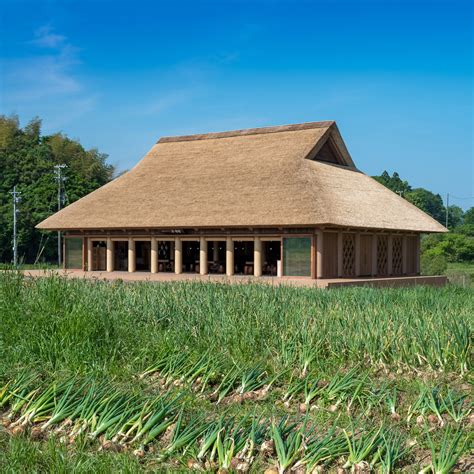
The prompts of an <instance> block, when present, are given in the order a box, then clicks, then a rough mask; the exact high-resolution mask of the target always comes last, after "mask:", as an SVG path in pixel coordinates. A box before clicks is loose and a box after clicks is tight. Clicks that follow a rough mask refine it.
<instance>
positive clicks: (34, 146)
mask: <svg viewBox="0 0 474 474" xmlns="http://www.w3.org/2000/svg"><path fill="white" fill-rule="evenodd" d="M107 160H108V156H107V155H106V154H104V153H100V152H99V150H97V149H96V148H92V149H90V150H86V149H84V147H83V146H82V145H81V144H80V143H79V142H78V141H77V140H72V139H71V138H68V137H67V136H66V135H64V134H62V133H55V134H53V135H42V133H41V120H40V119H39V118H34V119H33V120H31V121H30V122H29V123H28V124H27V125H26V126H24V127H23V128H22V127H20V124H19V120H18V117H17V116H10V117H6V116H0V262H5V263H6V262H11V261H12V258H13V248H12V235H13V200H12V195H11V194H10V193H11V191H12V189H13V187H14V186H16V189H17V191H19V192H20V193H21V195H20V198H21V201H20V203H19V204H18V208H19V213H18V219H17V220H18V226H17V228H18V255H19V257H20V261H22V262H24V263H34V262H56V260H57V240H56V235H55V234H54V233H51V232H42V231H39V230H37V229H35V225H36V224H38V223H39V222H40V221H42V220H43V219H45V218H46V217H48V216H50V215H51V214H53V213H54V212H56V211H57V189H58V185H57V180H56V176H55V173H54V166H55V165H58V164H65V165H66V166H67V167H66V168H64V169H63V174H64V176H65V178H66V181H65V189H66V192H65V194H64V197H65V203H64V204H65V205H67V204H70V203H72V202H74V201H76V200H77V199H79V198H81V197H83V196H85V195H86V194H88V193H90V192H91V191H93V190H94V189H97V188H98V187H100V186H102V185H104V184H105V183H107V182H108V181H110V180H111V179H112V178H113V176H114V172H115V169H114V166H112V165H111V164H110V163H108V161H107Z"/></svg>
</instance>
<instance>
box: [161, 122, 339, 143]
mask: <svg viewBox="0 0 474 474" xmlns="http://www.w3.org/2000/svg"><path fill="white" fill-rule="evenodd" d="M335 123H336V122H335V121H334V120H326V121H321V122H304V123H295V124H289V125H278V126H273V127H259V128H245V129H241V130H229V131H226V132H211V133H200V134H195V135H180V136H175V137H161V138H160V139H159V140H158V142H157V143H170V142H187V141H193V140H211V139H215V138H228V137H237V136H246V135H260V134H264V133H277V132H294V131H298V130H308V129H312V128H328V127H331V126H332V125H334V124H335Z"/></svg>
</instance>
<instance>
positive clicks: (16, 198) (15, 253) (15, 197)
mask: <svg viewBox="0 0 474 474" xmlns="http://www.w3.org/2000/svg"><path fill="white" fill-rule="evenodd" d="M10 194H11V195H12V196H13V265H15V267H16V266H18V242H17V235H16V234H17V233H16V227H17V216H18V213H19V211H18V207H17V204H18V203H19V202H20V200H21V198H20V194H21V193H20V192H19V191H17V190H16V186H13V191H11V192H10Z"/></svg>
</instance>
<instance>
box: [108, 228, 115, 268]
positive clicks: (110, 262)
mask: <svg viewBox="0 0 474 474" xmlns="http://www.w3.org/2000/svg"><path fill="white" fill-rule="evenodd" d="M107 271H108V272H113V271H114V243H113V242H112V239H111V238H110V237H107Z"/></svg>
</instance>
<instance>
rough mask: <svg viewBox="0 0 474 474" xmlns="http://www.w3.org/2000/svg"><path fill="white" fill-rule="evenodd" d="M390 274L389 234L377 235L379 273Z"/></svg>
mask: <svg viewBox="0 0 474 474" xmlns="http://www.w3.org/2000/svg"><path fill="white" fill-rule="evenodd" d="M387 274H388V236H386V235H379V236H378V237H377V275H381V276H384V275H387Z"/></svg>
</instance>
